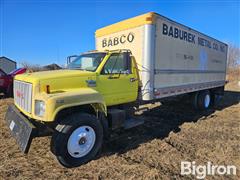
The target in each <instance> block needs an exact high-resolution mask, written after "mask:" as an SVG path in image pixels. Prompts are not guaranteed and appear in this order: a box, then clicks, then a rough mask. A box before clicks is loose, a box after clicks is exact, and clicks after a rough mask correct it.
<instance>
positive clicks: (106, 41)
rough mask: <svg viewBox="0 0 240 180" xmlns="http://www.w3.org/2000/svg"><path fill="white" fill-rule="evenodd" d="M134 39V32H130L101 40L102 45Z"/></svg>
mask: <svg viewBox="0 0 240 180" xmlns="http://www.w3.org/2000/svg"><path fill="white" fill-rule="evenodd" d="M133 41H134V34H133V33H132V32H130V33H128V34H127V35H125V34H122V35H121V36H117V37H109V38H104V39H103V40H102V47H103V48H104V47H110V46H117V45H118V44H125V43H127V42H129V43H132V42H133Z"/></svg>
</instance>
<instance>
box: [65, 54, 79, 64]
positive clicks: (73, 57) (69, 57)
mask: <svg viewBox="0 0 240 180" xmlns="http://www.w3.org/2000/svg"><path fill="white" fill-rule="evenodd" d="M76 57H78V55H72V56H68V57H67V64H69V63H71V62H72V61H73V60H74V59H76Z"/></svg>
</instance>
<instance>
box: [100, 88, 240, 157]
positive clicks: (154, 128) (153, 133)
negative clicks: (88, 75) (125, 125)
mask: <svg viewBox="0 0 240 180" xmlns="http://www.w3.org/2000/svg"><path fill="white" fill-rule="evenodd" d="M239 102H240V92H236V91H225V95H224V97H223V98H222V99H221V100H220V101H219V103H218V105H216V106H215V107H213V108H212V109H209V110H207V111H204V112H200V111H197V110H195V109H193V107H192V106H191V104H190V103H189V102H188V101H187V100H186V99H185V101H184V100H183V101H174V102H170V103H168V104H166V105H160V106H157V107H154V108H152V109H150V110H148V111H145V112H143V114H142V115H141V117H143V118H144V120H145V123H144V124H143V125H141V126H139V127H136V128H132V129H129V130H125V131H121V132H119V133H117V134H116V139H113V140H110V141H109V142H107V143H106V144H105V145H104V148H103V151H102V154H101V156H109V155H112V154H115V153H118V154H121V153H125V152H127V151H129V150H131V149H135V148H137V147H138V146H139V145H140V144H142V143H146V142H148V141H151V140H153V139H165V138H167V137H168V136H169V133H170V132H175V133H176V132H179V131H181V129H180V126H181V125H182V124H183V123H185V122H192V123H195V122H197V121H199V120H206V119H207V118H211V117H214V116H215V115H214V114H213V113H214V112H215V111H221V110H223V109H225V108H227V107H230V106H232V105H235V104H238V103H239Z"/></svg>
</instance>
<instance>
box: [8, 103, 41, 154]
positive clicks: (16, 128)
mask: <svg viewBox="0 0 240 180" xmlns="http://www.w3.org/2000/svg"><path fill="white" fill-rule="evenodd" d="M5 120H6V122H7V125H8V127H9V128H10V130H11V135H12V136H13V137H14V138H15V139H16V141H17V143H18V145H19V147H20V150H21V151H22V152H23V153H28V151H29V148H30V144H31V142H32V139H33V138H34V137H36V136H37V135H38V129H37V127H36V126H35V125H33V124H32V123H31V122H30V120H29V119H27V118H26V117H25V116H23V115H22V114H21V113H20V111H19V110H18V109H17V108H16V107H15V106H14V105H9V106H8V110H7V113H6V115H5Z"/></svg>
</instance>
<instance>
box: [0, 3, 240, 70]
mask: <svg viewBox="0 0 240 180" xmlns="http://www.w3.org/2000/svg"><path fill="white" fill-rule="evenodd" d="M147 12H157V13H158V14H161V15H163V16H166V17H168V18H170V19H172V20H174V21H177V22H179V23H181V24H184V25H187V26H189V27H191V28H193V29H196V30H198V31H200V32H202V33H205V34H207V35H209V36H212V37H214V38H216V39H218V40H220V41H223V42H226V43H231V44H234V45H236V46H238V47H240V0H238V1H236V0H235V1H231V0H225V1H223V0H222V1H220V0H201V1H200V0H197V1H194V0H185V1H184V0H183V1H180V0H179V1H177V0H172V1H167V0H165V1H161V0H158V1H157V0H155V1H154V0H144V1H142V0H115V1H114V0H111V1H110V0H97V1H91V0H83V1H81V0H0V56H6V57H8V58H10V59H12V60H15V61H17V63H18V65H19V66H20V63H21V62H28V63H31V64H39V65H46V64H51V63H57V64H60V65H64V64H65V63H66V58H67V56H69V55H73V54H80V53H81V52H84V51H88V50H93V49H95V37H94V33H95V31H96V30H97V29H99V28H101V27H104V26H106V25H110V24H113V23H116V22H118V21H121V20H124V19H128V18H131V17H134V16H137V15H141V14H144V13H147Z"/></svg>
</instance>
